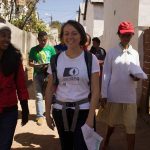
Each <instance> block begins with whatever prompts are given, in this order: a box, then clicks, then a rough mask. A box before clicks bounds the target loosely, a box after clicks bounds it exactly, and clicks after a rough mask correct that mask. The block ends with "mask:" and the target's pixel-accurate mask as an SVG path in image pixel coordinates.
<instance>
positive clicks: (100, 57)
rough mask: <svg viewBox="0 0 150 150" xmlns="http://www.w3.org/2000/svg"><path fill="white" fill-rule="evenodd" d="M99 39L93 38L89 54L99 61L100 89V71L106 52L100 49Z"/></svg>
mask: <svg viewBox="0 0 150 150" xmlns="http://www.w3.org/2000/svg"><path fill="white" fill-rule="evenodd" d="M100 43H101V41H100V39H99V38H98V37H94V38H93V39H92V44H93V45H92V47H91V49H90V52H91V53H92V54H94V55H95V56H96V57H97V59H98V60H99V65H100V87H101V77H102V71H103V63H104V59H105V56H106V51H105V50H104V49H103V48H102V47H100Z"/></svg>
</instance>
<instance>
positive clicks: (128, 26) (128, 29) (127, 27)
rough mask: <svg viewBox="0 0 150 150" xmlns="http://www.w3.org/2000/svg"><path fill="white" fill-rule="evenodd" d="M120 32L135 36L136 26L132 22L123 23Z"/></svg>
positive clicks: (119, 28)
mask: <svg viewBox="0 0 150 150" xmlns="http://www.w3.org/2000/svg"><path fill="white" fill-rule="evenodd" d="M118 32H119V33H120V34H126V33H133V34H134V26H133V24H132V23H131V22H127V21H125V22H121V23H120V25H119V27H118Z"/></svg>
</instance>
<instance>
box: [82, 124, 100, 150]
mask: <svg viewBox="0 0 150 150" xmlns="http://www.w3.org/2000/svg"><path fill="white" fill-rule="evenodd" d="M81 130H82V134H83V137H84V141H85V143H86V146H87V148H88V150H99V147H100V144H101V142H102V140H103V138H102V137H101V136H100V135H98V134H97V133H96V132H95V131H94V129H93V128H90V127H89V126H88V125H87V124H84V125H83V126H82V127H81Z"/></svg>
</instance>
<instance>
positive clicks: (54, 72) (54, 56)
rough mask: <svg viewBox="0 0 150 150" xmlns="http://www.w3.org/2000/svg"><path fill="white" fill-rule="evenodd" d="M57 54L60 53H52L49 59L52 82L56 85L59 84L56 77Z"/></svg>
mask: <svg viewBox="0 0 150 150" xmlns="http://www.w3.org/2000/svg"><path fill="white" fill-rule="evenodd" d="M59 55H60V53H57V54H56V55H53V56H52V58H51V60H50V65H51V69H52V75H53V84H54V85H56V86H57V85H58V84H59V80H58V77H57V59H58V56H59Z"/></svg>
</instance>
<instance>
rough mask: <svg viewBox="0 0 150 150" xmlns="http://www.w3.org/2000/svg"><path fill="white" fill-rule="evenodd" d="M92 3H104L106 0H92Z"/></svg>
mask: <svg viewBox="0 0 150 150" xmlns="http://www.w3.org/2000/svg"><path fill="white" fill-rule="evenodd" d="M90 1H91V2H92V3H94V2H95V3H97V2H100V3H103V2H104V0H90Z"/></svg>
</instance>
